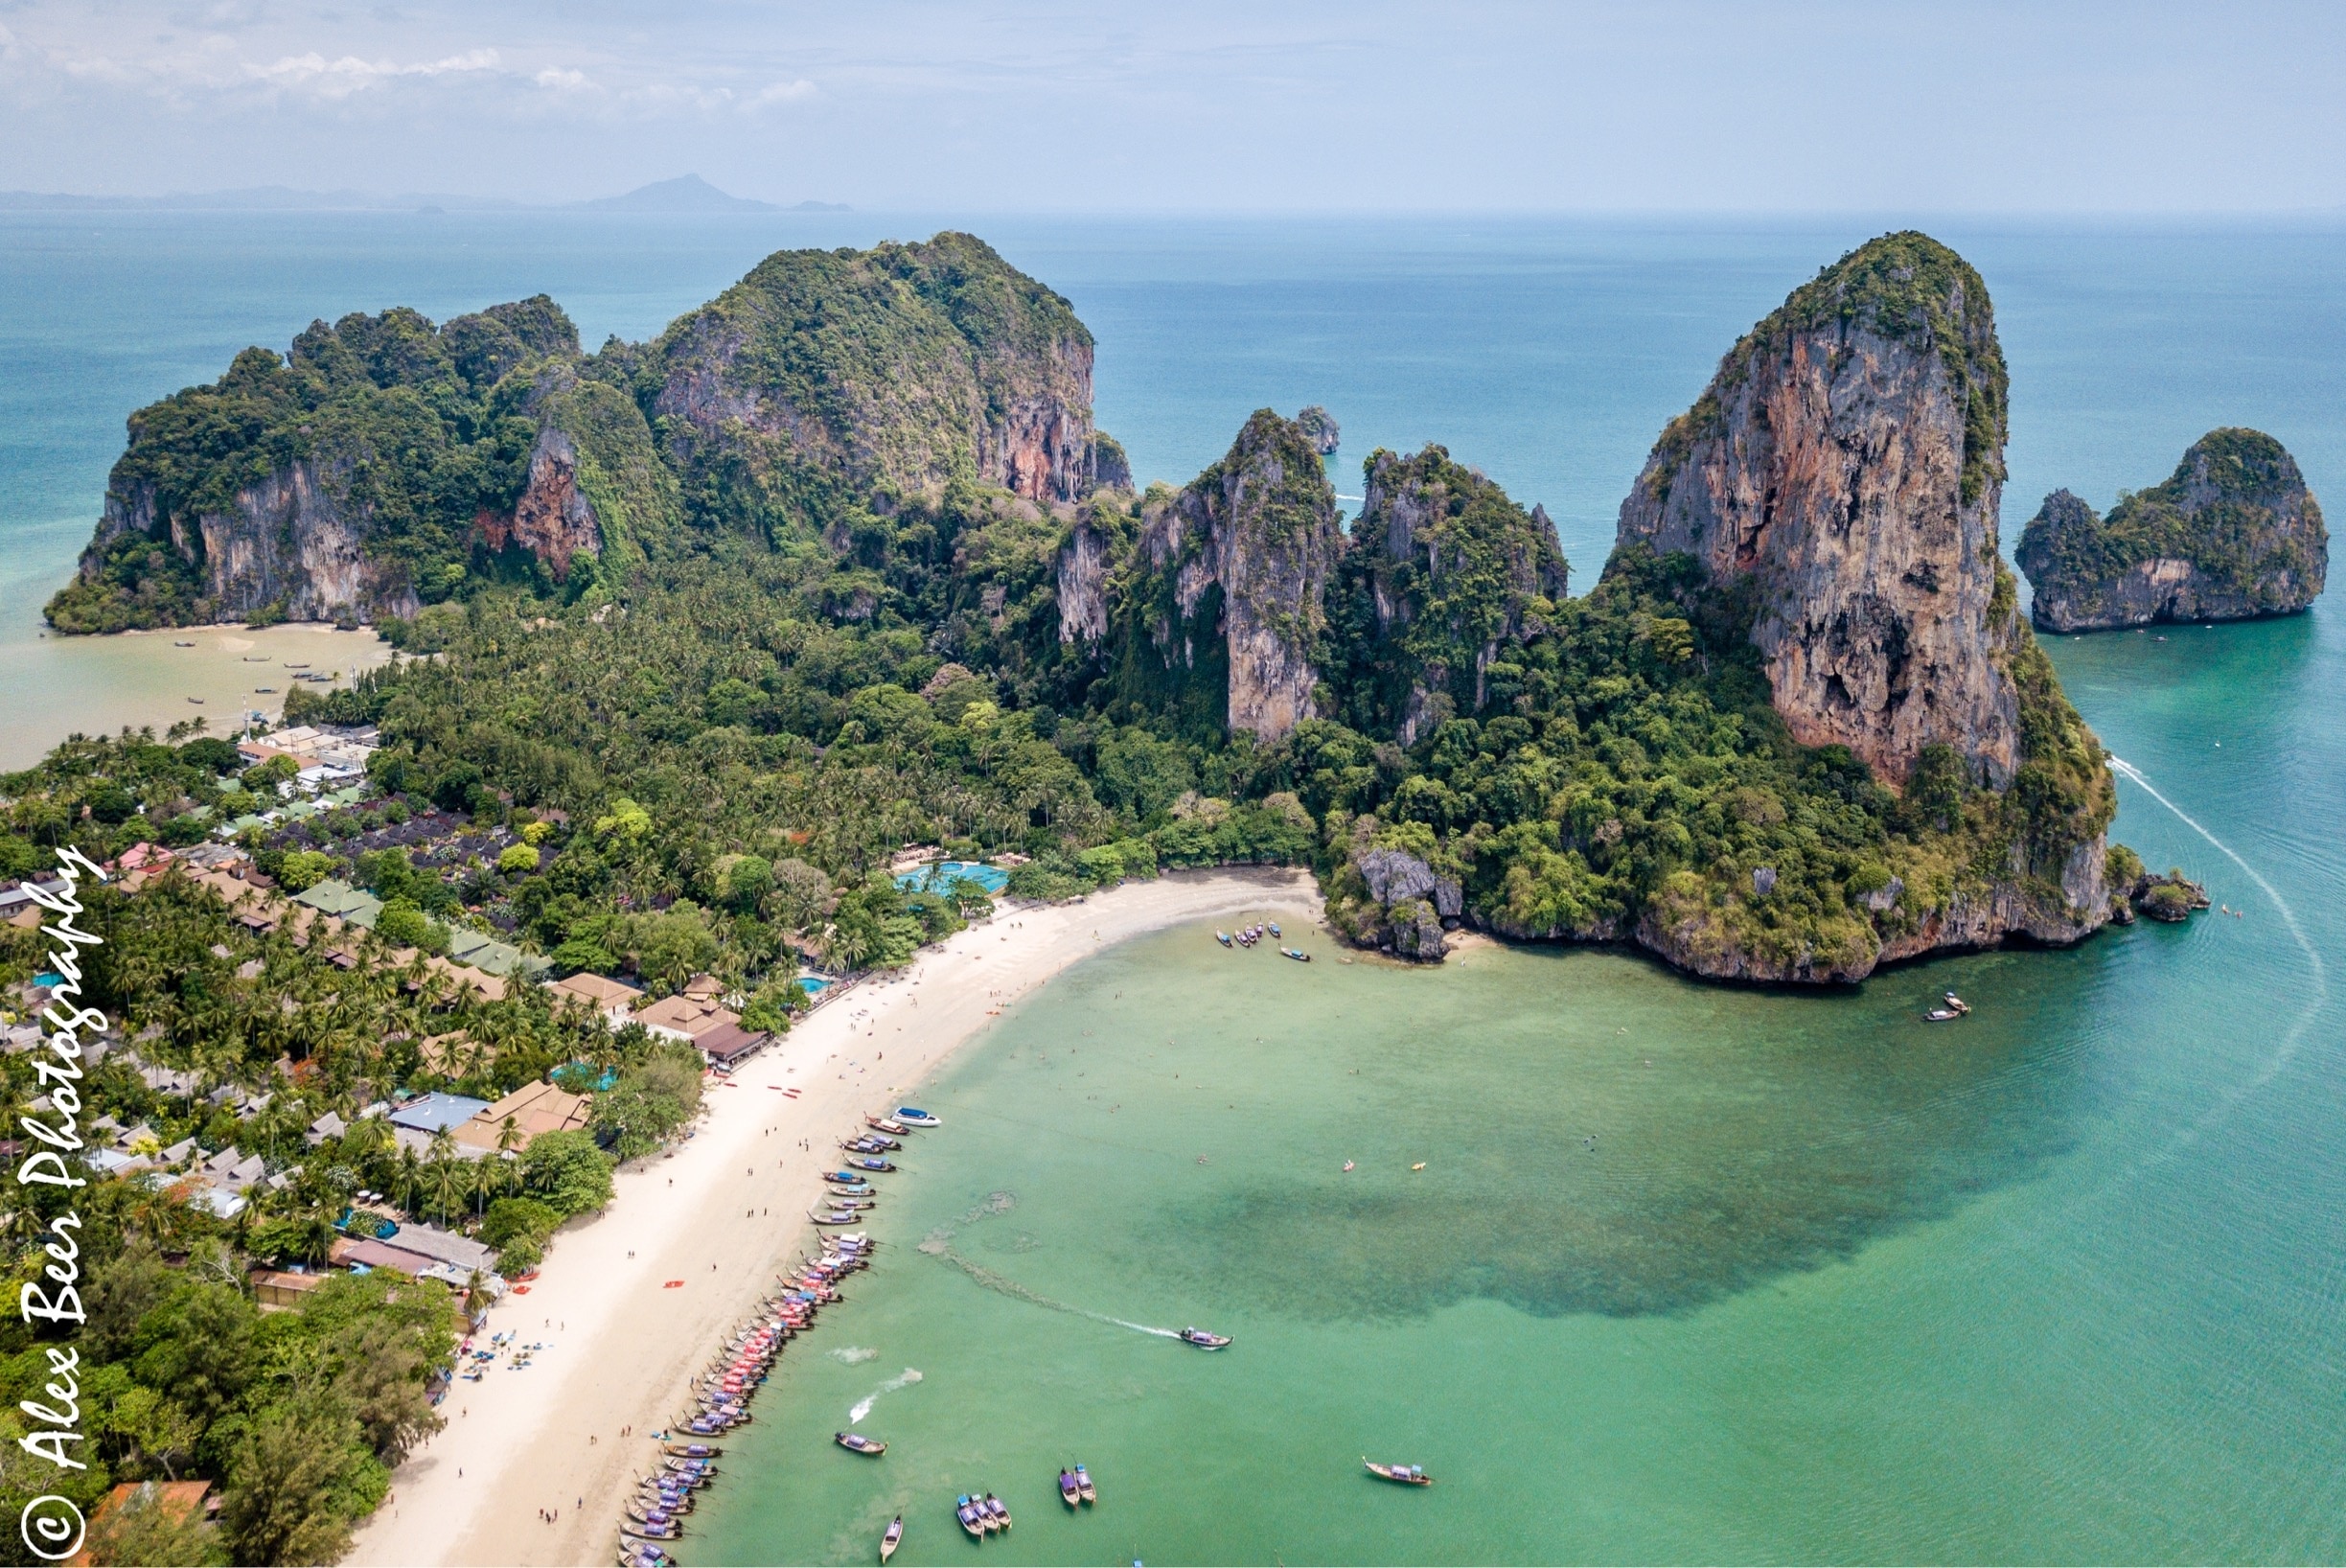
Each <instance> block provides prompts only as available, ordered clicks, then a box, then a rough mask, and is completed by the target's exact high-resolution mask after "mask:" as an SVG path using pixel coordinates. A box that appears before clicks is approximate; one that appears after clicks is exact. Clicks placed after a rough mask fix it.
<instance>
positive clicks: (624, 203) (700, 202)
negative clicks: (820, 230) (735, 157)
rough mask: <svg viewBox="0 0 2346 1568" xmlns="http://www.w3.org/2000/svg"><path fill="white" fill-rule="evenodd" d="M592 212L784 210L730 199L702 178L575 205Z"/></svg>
mask: <svg viewBox="0 0 2346 1568" xmlns="http://www.w3.org/2000/svg"><path fill="white" fill-rule="evenodd" d="M572 205H573V206H575V207H579V208H582V209H584V210H586V211H590V212H606V213H771V212H780V211H781V210H782V209H781V208H779V207H777V206H775V205H774V204H773V203H772V202H770V201H752V200H750V199H749V198H748V197H747V196H728V195H727V194H725V193H724V192H723V191H720V190H719V189H717V187H716V186H714V185H711V184H710V183H709V182H708V181H707V180H704V179H702V178H701V176H700V175H698V174H680V175H678V177H676V178H675V179H663V180H655V181H653V182H652V183H651V184H649V185H639V186H637V187H636V188H635V189H634V190H632V191H630V192H628V193H627V194H626V195H625V196H603V197H600V198H598V199H596V200H593V201H579V202H573V203H572Z"/></svg>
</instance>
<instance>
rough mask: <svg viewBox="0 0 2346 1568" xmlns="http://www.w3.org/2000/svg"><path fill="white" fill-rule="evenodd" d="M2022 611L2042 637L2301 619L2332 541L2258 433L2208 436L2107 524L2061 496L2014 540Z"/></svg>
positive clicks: (2278, 453)
mask: <svg viewBox="0 0 2346 1568" xmlns="http://www.w3.org/2000/svg"><path fill="white" fill-rule="evenodd" d="M2018 560H2019V564H2020V569H2021V570H2022V571H2024V572H2026V573H2027V574H2028V579H2029V586H2030V588H2032V589H2034V591H2035V596H2036V597H2035V602H2034V603H2033V604H2032V606H2031V608H2030V613H2031V615H2032V617H2033V618H2034V619H2035V621H2036V624H2037V625H2038V626H2040V627H2042V628H2044V629H2045V630H2046V631H2048V632H2100V631H2108V630H2111V629H2114V628H2118V627H2129V626H2150V625H2152V624H2154V623H2156V622H2161V621H2230V620H2245V619H2248V618H2250V617H2253V616H2259V615H2287V614H2292V613H2294V612H2296V611H2301V610H2304V609H2305V608H2307V607H2308V606H2309V605H2311V604H2312V602H2313V600H2314V599H2315V597H2316V596H2318V595H2319V594H2320V592H2321V590H2322V587H2323V584H2324V582H2325V580H2326V579H2327V577H2328V575H2329V567H2330V536H2329V532H2328V530H2327V529H2326V528H2325V527H2324V526H2323V523H2322V514H2321V506H2320V503H2319V502H2317V501H2316V500H2315V499H2314V498H2313V494H2312V491H2310V490H2308V489H2307V488H2306V482H2305V476H2304V474H2302V473H2299V472H2298V469H2297V463H2296V460H2295V459H2294V458H2292V457H2290V456H2289V452H2288V450H2286V449H2285V448H2283V447H2282V445H2281V443H2280V442H2278V441H2275V440H2274V439H2273V438H2272V437H2271V436H2268V435H2266V434H2265V433H2264V432H2263V431H2261V430H2245V429H2220V430H2210V431H2209V432H2208V433H2207V434H2206V435H2204V436H2201V437H2200V438H2199V439H2198V440H2197V441H2196V442H2194V443H2193V444H2192V447H2191V450H2189V451H2186V452H2185V453H2184V454H2183V460H2182V462H2180V463H2179V464H2177V465H2176V466H2175V471H2174V473H2173V474H2171V475H2170V476H2169V477H2168V479H2167V481H2166V483H2164V484H2161V485H2157V486H2154V487H2152V488H2151V489H2149V490H2140V491H2136V492H2134V493H2133V494H2131V495H2122V496H2120V497H2119V500H2118V504H2117V505H2116V506H2113V507H2112V508H2110V511H2109V515H2108V516H2107V517H2102V516H2099V515H2097V514H2096V513H2095V511H2094V509H2093V508H2092V507H2091V506H2088V505H2087V504H2086V503H2085V502H2084V501H2082V500H2081V499H2079V498H2078V497H2077V496H2073V495H2071V494H2070V493H2069V492H2068V491H2066V490H2057V491H2055V492H2054V493H2053V494H2052V495H2050V496H2046V497H2045V500H2044V505H2043V506H2042V507H2040V508H2039V509H2038V510H2037V513H2036V517H2034V518H2032V519H2029V525H2028V528H2027V530H2026V531H2025V532H2024V533H2022V534H2021V536H2020V549H2019V552H2018Z"/></svg>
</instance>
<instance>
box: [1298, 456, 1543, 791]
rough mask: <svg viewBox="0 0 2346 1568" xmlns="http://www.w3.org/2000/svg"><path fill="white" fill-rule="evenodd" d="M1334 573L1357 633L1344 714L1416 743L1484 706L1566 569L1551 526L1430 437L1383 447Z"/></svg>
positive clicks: (1538, 622) (1538, 624)
mask: <svg viewBox="0 0 2346 1568" xmlns="http://www.w3.org/2000/svg"><path fill="white" fill-rule="evenodd" d="M1367 475H1368V488H1367V492H1366V494H1365V496H1364V497H1363V501H1364V504H1363V505H1362V508H1361V514H1360V517H1359V518H1358V519H1355V520H1354V522H1353V524H1352V529H1351V545H1350V548H1349V549H1348V550H1347V551H1346V552H1345V560H1344V565H1343V569H1342V572H1341V580H1342V592H1343V594H1344V596H1345V602H1346V608H1347V611H1348V612H1349V616H1350V620H1351V622H1352V624H1351V626H1350V627H1349V628H1348V629H1349V630H1350V631H1351V632H1352V633H1353V635H1352V637H1351V638H1350V639H1349V641H1350V648H1351V653H1352V664H1353V668H1352V670H1351V671H1350V672H1348V679H1347V682H1346V684H1347V686H1348V688H1349V690H1350V693H1351V701H1350V702H1349V703H1348V704H1347V708H1348V715H1349V717H1350V718H1351V719H1352V721H1353V722H1354V723H1355V724H1358V725H1360V726H1362V727H1364V728H1368V729H1374V730H1382V729H1387V728H1391V729H1392V730H1393V731H1395V738H1396V739H1397V740H1398V741H1399V742H1400V744H1401V745H1403V746H1414V745H1415V744H1416V742H1417V740H1418V738H1419V737H1420V736H1421V735H1427V734H1431V733H1432V732H1433V730H1434V728H1435V726H1438V725H1439V724H1440V723H1441V722H1442V721H1443V720H1445V719H1449V718H1452V717H1455V716H1457V715H1459V714H1461V713H1464V714H1477V713H1481V712H1482V711H1484V706H1485V704H1486V703H1487V702H1488V700H1489V696H1490V691H1489V675H1490V670H1491V666H1492V665H1493V663H1494V662H1495V661H1497V660H1498V658H1499V657H1500V656H1501V654H1502V651H1503V650H1505V649H1506V648H1507V647H1508V646H1510V645H1512V644H1516V643H1520V642H1522V641H1523V639H1524V638H1525V637H1526V636H1527V635H1529V634H1530V633H1531V632H1532V631H1534V630H1535V629H1539V628H1542V627H1544V626H1545V625H1546V624H1547V622H1548V621H1549V620H1550V619H1551V618H1552V617H1553V614H1554V612H1555V606H1556V604H1557V603H1558V602H1560V601H1561V600H1562V599H1563V598H1564V596H1565V590H1566V584H1567V582H1568V580H1569V577H1570V573H1571V568H1570V567H1569V566H1568V565H1566V563H1565V560H1564V554H1563V551H1562V550H1561V549H1560V548H1558V546H1557V544H1556V537H1555V527H1554V525H1553V523H1552V522H1550V521H1549V519H1548V514H1547V512H1546V511H1545V510H1543V509H1542V508H1539V507H1536V506H1535V507H1533V508H1532V509H1531V510H1530V512H1526V511H1525V510H1524V509H1523V508H1522V507H1521V506H1519V505H1517V504H1516V503H1515V502H1514V501H1513V500H1511V499H1509V498H1508V496H1507V492H1506V491H1504V490H1502V489H1500V488H1499V486H1497V485H1496V484H1493V483H1492V482H1491V481H1490V480H1489V479H1487V478H1485V477H1484V476H1483V475H1482V474H1480V473H1475V472H1473V471H1472V470H1470V469H1467V468H1464V467H1461V465H1460V464H1458V463H1455V462H1453V461H1452V460H1451V457H1450V453H1449V452H1448V451H1447V450H1444V449H1443V448H1440V447H1438V446H1428V447H1427V448H1426V449H1425V450H1423V451H1420V452H1418V453H1417V454H1416V455H1415V456H1412V457H1403V456H1400V455H1399V454H1397V453H1394V452H1391V451H1382V450H1380V451H1378V452H1376V453H1375V454H1374V455H1373V456H1371V457H1370V458H1369V459H1368V465H1367Z"/></svg>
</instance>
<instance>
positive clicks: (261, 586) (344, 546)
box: [196, 461, 417, 621]
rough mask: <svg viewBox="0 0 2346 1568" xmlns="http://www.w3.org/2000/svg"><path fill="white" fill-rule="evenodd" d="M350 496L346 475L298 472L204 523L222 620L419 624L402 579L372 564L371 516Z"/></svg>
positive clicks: (301, 466) (316, 469)
mask: <svg viewBox="0 0 2346 1568" xmlns="http://www.w3.org/2000/svg"><path fill="white" fill-rule="evenodd" d="M350 488H351V487H350V473H349V471H348V470H347V469H346V468H343V467H341V466H339V465H333V466H321V465H319V464H317V463H314V462H311V461H303V462H297V463H294V464H292V465H290V466H289V467H288V468H285V469H283V470H280V471H279V472H277V473H272V474H270V475H269V476H268V477H267V478H265V479H263V480H261V481H260V482H259V483H257V484H253V485H249V486H247V487H245V488H244V489H242V490H240V491H238V492H237V495H236V499H235V503H234V505H233V506H231V507H230V508H228V509H226V510H224V511H221V512H207V513H205V514H203V516H202V517H200V518H199V519H196V527H197V529H198V530H199V532H200V534H201V537H202V541H203V550H202V554H201V560H202V563H203V567H204V573H205V591H206V596H207V597H208V598H209V599H210V600H211V602H212V604H213V605H214V606H215V607H216V608H217V612H218V613H219V614H221V615H223V616H227V617H230V618H242V617H249V616H253V615H257V614H262V613H265V612H268V613H274V614H277V615H281V616H283V617H284V618H286V619H288V620H297V621H309V620H361V619H371V618H373V617H374V616H375V615H377V614H391V615H412V614H414V613H415V612H416V609H417V605H416V596H415V590H414V588H412V587H410V586H409V585H408V583H407V582H406V580H405V577H404V575H403V574H402V573H399V572H397V571H395V570H386V569H385V568H384V567H382V566H380V565H377V564H376V563H374V562H372V561H370V560H369V559H368V557H367V552H366V539H367V525H368V521H369V517H368V513H369V509H368V507H367V505H366V503H364V502H363V501H358V500H355V499H354V498H353V496H351V494H350Z"/></svg>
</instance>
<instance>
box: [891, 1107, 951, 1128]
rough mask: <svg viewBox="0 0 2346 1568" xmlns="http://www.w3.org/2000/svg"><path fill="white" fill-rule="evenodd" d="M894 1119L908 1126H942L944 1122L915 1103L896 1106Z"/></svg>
mask: <svg viewBox="0 0 2346 1568" xmlns="http://www.w3.org/2000/svg"><path fill="white" fill-rule="evenodd" d="M896 1119H897V1120H899V1121H901V1122H903V1123H904V1124H905V1125H906V1126H908V1127H942V1126H944V1125H945V1123H944V1122H943V1121H942V1120H940V1119H939V1118H936V1117H932V1116H931V1115H930V1114H929V1113H928V1112H926V1111H924V1110H922V1109H920V1108H919V1107H918V1106H915V1105H899V1106H898V1107H896Z"/></svg>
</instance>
